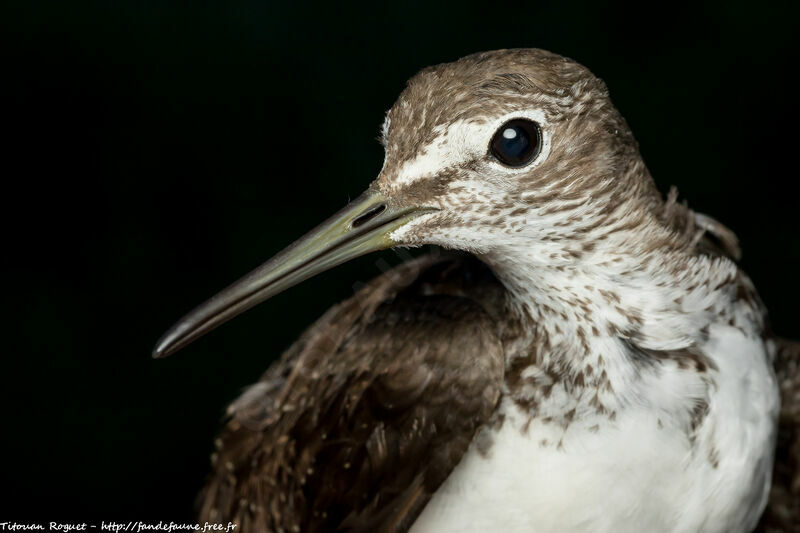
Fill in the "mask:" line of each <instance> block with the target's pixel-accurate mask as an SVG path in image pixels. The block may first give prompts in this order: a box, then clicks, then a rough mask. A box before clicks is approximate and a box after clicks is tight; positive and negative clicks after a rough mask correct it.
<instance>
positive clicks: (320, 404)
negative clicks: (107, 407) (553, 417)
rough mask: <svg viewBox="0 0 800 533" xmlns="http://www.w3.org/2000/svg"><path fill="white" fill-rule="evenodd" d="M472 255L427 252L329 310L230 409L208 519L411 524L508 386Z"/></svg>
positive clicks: (395, 528)
mask: <svg viewBox="0 0 800 533" xmlns="http://www.w3.org/2000/svg"><path fill="white" fill-rule="evenodd" d="M502 299H503V298H502V289H501V288H500V286H499V284H497V282H496V281H495V280H494V278H492V277H491V275H490V274H488V271H487V270H486V269H485V267H482V266H480V265H479V264H478V263H477V262H475V261H474V260H468V259H453V258H450V259H442V258H438V259H437V258H435V257H432V256H426V257H423V258H420V259H418V260H415V261H412V262H409V263H406V264H404V265H401V266H400V267H397V268H395V269H393V270H391V271H389V272H387V273H386V274H384V275H382V276H380V277H379V278H377V279H376V280H374V281H373V282H372V283H370V284H369V285H368V286H367V287H365V288H364V289H362V290H361V291H359V292H358V293H357V294H356V295H355V296H354V297H353V298H351V299H349V300H347V301H345V302H343V303H341V304H339V305H338V306H336V307H334V308H333V309H331V310H330V311H328V313H326V314H325V315H324V316H323V317H322V318H321V319H320V320H319V321H318V322H317V323H316V324H314V325H313V326H312V327H311V328H310V329H309V330H308V331H306V333H305V334H303V336H302V337H301V338H300V340H299V341H298V342H297V343H296V344H295V345H294V346H292V347H291V348H290V349H289V350H288V352H287V353H286V354H285V355H284V357H283V359H282V361H281V362H279V363H277V364H276V365H274V366H273V367H272V368H270V370H269V371H268V372H267V374H266V375H265V376H264V378H263V379H262V381H261V382H260V383H258V384H257V385H255V386H254V387H252V388H251V389H250V390H249V391H247V392H246V393H245V394H244V395H243V396H242V397H241V398H240V399H239V400H237V401H236V402H234V404H233V405H232V406H231V409H230V414H231V419H230V421H229V422H228V424H227V426H226V427H225V429H224V431H223V433H222V435H221V436H220V438H219V439H218V441H217V448H218V451H217V452H216V453H215V457H214V458H213V464H214V467H213V472H212V474H211V477H210V480H209V482H208V485H207V486H206V488H205V490H204V492H203V494H201V515H202V519H203V520H209V521H223V520H224V521H227V520H233V521H235V522H237V523H238V524H240V526H241V528H242V531H243V532H244V533H247V532H251V531H252V532H267V531H308V532H316V531H339V530H343V531H385V532H400V531H406V530H407V529H408V528H409V527H410V525H411V524H412V523H413V521H414V520H415V518H416V517H417V516H418V515H419V513H420V512H421V511H422V509H423V507H424V506H425V504H426V503H427V501H428V500H429V499H430V497H431V495H432V493H433V492H434V491H435V490H436V489H437V487H438V486H439V485H440V484H441V483H442V482H443V481H444V480H445V478H446V477H447V476H448V475H449V473H450V472H451V470H452V469H453V468H454V467H455V465H456V464H457V463H458V461H459V460H460V459H461V456H462V455H463V454H464V452H465V451H466V449H467V447H468V446H469V444H470V442H471V441H472V438H473V436H474V435H475V432H476V430H477V429H478V428H479V427H480V426H481V425H482V424H483V423H485V422H486V421H487V420H488V419H489V417H490V416H491V414H492V412H493V411H494V408H495V406H496V404H497V401H498V399H499V397H500V392H501V386H502V382H503V366H504V365H503V353H502V347H501V344H500V341H499V339H498V335H497V333H496V331H495V325H494V324H495V322H494V321H493V320H492V318H491V316H492V313H493V309H494V308H496V306H498V305H500V303H499V302H501V301H502Z"/></svg>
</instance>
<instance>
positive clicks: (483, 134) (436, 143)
mask: <svg viewBox="0 0 800 533" xmlns="http://www.w3.org/2000/svg"><path fill="white" fill-rule="evenodd" d="M514 118H528V119H530V120H533V121H535V122H537V123H538V124H539V125H540V126H541V127H542V130H545V129H546V126H547V121H546V119H545V115H544V113H543V112H542V111H540V110H538V109H533V110H523V111H519V110H517V111H512V112H509V113H506V114H504V115H502V116H500V117H497V118H495V119H494V120H492V121H491V123H489V124H487V123H478V122H474V121H467V120H464V119H461V120H457V121H455V122H452V123H450V124H447V125H444V124H443V125H439V126H437V128H436V129H435V130H434V133H436V134H437V135H436V137H434V139H433V140H432V141H431V142H430V143H428V144H426V145H425V146H424V147H423V148H422V149H421V150H420V151H419V152H418V154H417V155H416V157H414V158H413V159H409V160H407V161H405V162H404V163H403V164H402V165H401V166H400V168H399V170H398V172H397V175H396V177H395V178H394V179H393V180H392V184H393V185H396V186H405V185H409V184H411V183H414V182H416V181H419V180H421V179H425V178H429V177H431V176H435V175H436V174H437V173H438V172H441V171H442V169H445V168H448V167H453V166H456V165H459V164H461V163H463V162H465V161H468V160H470V159H474V158H476V157H483V155H485V152H486V150H487V147H488V145H489V141H490V140H491V136H492V135H493V134H494V132H495V131H496V130H497V129H498V128H499V127H500V126H501V125H503V124H504V123H505V122H507V121H509V120H511V119H514ZM542 133H543V146H542V153H541V154H540V155H539V157H538V158H537V161H536V162H535V163H534V165H538V164H539V163H540V162H541V161H542V160H544V159H546V157H547V155H548V153H549V151H550V150H549V149H550V139H549V135H547V134H546V133H545V132H544V131H543V132H542ZM529 170H530V167H525V168H522V169H506V171H507V172H514V173H518V172H527V171H529Z"/></svg>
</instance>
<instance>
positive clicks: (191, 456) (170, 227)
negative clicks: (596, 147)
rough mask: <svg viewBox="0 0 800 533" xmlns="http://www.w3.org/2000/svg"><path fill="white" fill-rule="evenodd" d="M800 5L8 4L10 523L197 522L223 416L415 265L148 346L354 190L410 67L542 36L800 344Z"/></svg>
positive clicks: (323, 286) (5, 419)
mask: <svg viewBox="0 0 800 533" xmlns="http://www.w3.org/2000/svg"><path fill="white" fill-rule="evenodd" d="M786 5H788V3H787V4H786ZM797 20H798V17H797V13H796V12H790V11H789V10H788V9H785V8H783V7H781V6H780V5H779V4H769V3H765V2H760V3H758V4H757V5H756V6H745V5H739V4H736V3H731V2H719V3H715V4H701V3H695V4H694V5H693V7H685V8H681V7H677V6H676V5H669V6H664V7H650V8H649V9H647V10H642V9H636V8H633V7H632V6H627V7H626V6H621V5H615V4H609V3H607V2H596V1H594V2H585V3H560V4H552V5H545V4H542V3H538V2H529V3H523V2H497V3H491V2H486V1H483V2H470V1H464V2H459V3H453V4H437V3H435V2H431V1H424V2H397V1H395V2H391V1H389V2H383V3H380V2H374V3H371V4H362V5H358V6H355V5H344V4H341V5H340V4H335V3H330V4H318V5H313V4H310V3H307V2H296V3H292V4H289V3H283V4H276V3H270V2H264V1H249V2H230V3H228V2H220V3H219V4H210V3H205V2H202V3H201V2H172V1H166V0H160V1H151V2H122V1H119V2H96V3H78V2H61V1H58V2H52V3H42V2H32V1H30V0H29V1H22V2H5V3H4V4H3V9H2V11H0V39H1V40H0V45H2V48H0V58H1V59H2V64H1V65H0V68H1V69H2V70H0V85H1V87H0V96H1V97H2V100H0V101H1V102H2V116H0V124H2V131H3V140H1V141H0V154H1V155H2V159H1V160H0V168H2V171H1V172H2V187H1V188H0V202H1V204H0V205H2V214H1V215H0V217H2V218H1V219H0V223H2V228H3V233H2V235H3V241H2V255H0V264H2V269H3V271H2V274H3V278H2V282H3V288H2V294H3V299H2V303H3V306H2V309H3V314H4V316H3V321H2V324H3V336H2V341H3V349H2V361H3V370H2V398H0V400H2V415H3V416H2V446H3V455H2V456H0V469H1V470H0V471H1V472H2V473H1V474H0V475H2V479H0V481H1V482H2V485H3V487H5V488H10V489H11V490H10V491H6V493H5V494H4V495H3V496H2V500H0V520H9V519H12V520H24V519H34V518H37V519H48V520H50V519H73V520H94V519H100V518H104V519H106V520H108V519H117V520H128V519H134V520H136V519H140V520H159V519H164V520H179V519H180V520H188V519H190V518H191V517H192V504H193V499H194V497H195V494H196V492H197V490H198V489H199V488H200V486H201V484H202V481H203V479H204V476H205V474H206V472H207V468H208V455H209V453H210V451H211V448H212V439H213V436H214V434H215V432H216V430H217V429H218V427H219V426H218V424H219V420H220V417H221V416H222V414H223V409H224V405H225V404H226V403H227V402H228V401H230V400H231V399H232V398H233V397H235V395H236V394H237V392H238V391H239V390H240V389H241V388H242V387H243V386H245V385H246V384H248V383H251V382H253V381H255V380H256V379H257V378H258V376H259V375H260V374H261V372H262V371H263V370H264V369H265V368H266V367H267V366H268V364H269V362H270V361H271V360H272V359H273V358H275V357H276V356H277V355H278V354H279V353H280V352H281V351H282V350H283V349H284V348H285V347H286V346H287V345H288V344H289V343H290V342H291V341H292V340H293V339H294V338H295V337H296V336H297V334H298V333H299V332H300V330H301V329H302V327H303V326H304V325H305V324H307V323H309V322H310V321H311V320H313V319H315V318H316V317H317V316H319V315H320V314H321V313H322V312H323V311H324V310H325V309H326V308H327V307H328V306H329V305H330V304H331V303H332V302H335V301H338V300H340V299H342V298H345V297H347V296H348V295H350V294H351V293H352V290H353V285H354V283H356V282H358V281H365V280H367V279H369V278H370V277H372V276H374V275H375V274H377V273H378V272H379V271H380V268H379V265H378V264H377V262H376V261H378V259H379V258H381V257H383V258H384V260H386V261H388V262H390V263H394V262H397V261H399V259H398V258H397V257H396V256H395V255H393V254H392V253H391V252H386V253H385V254H384V255H383V256H369V257H366V258H362V259H360V260H358V261H355V262H354V263H352V264H349V265H345V266H342V267H340V268H338V269H336V270H334V271H332V272H329V273H327V274H324V275H322V276H320V277H318V278H316V279H314V280H311V281H308V282H306V283H304V284H303V285H301V286H299V287H296V288H294V289H292V290H290V291H289V292H287V293H285V294H282V295H280V296H278V297H276V298H275V299H273V300H272V301H271V302H269V303H267V304H265V305H262V306H260V307H259V308H257V309H255V310H253V311H251V312H249V313H247V314H246V315H244V316H242V317H241V318H239V319H237V320H235V321H233V322H232V323H230V324H228V325H226V326H225V327H224V328H221V329H220V330H218V331H217V332H215V333H213V334H211V335H209V336H208V337H206V338H204V339H203V340H201V341H199V342H197V343H196V344H194V345H192V346H191V347H189V348H187V349H185V350H183V351H182V352H180V353H179V354H177V355H176V356H173V357H170V358H168V359H166V360H160V361H153V360H151V359H150V357H149V352H150V349H151V348H152V345H153V343H154V342H155V340H156V339H157V338H158V337H159V336H160V334H161V333H163V331H164V330H165V329H166V328H167V327H168V326H170V325H171V323H172V322H173V321H174V320H175V319H177V318H178V317H179V316H180V315H181V314H182V313H183V312H185V311H187V310H188V309H189V308H190V307H191V306H193V305H195V304H197V303H199V302H200V301H202V300H203V299H205V298H206V297H207V296H209V295H211V294H212V293H214V292H215V291H216V290H217V289H220V288H222V287H223V286H225V285H226V284H227V283H229V282H230V281H232V280H234V279H235V278H237V277H238V276H240V275H241V274H243V273H245V272H247V271H248V270H249V269H251V268H252V267H254V266H256V265H258V264H259V263H261V262H262V261H263V260H265V259H267V258H268V257H269V256H271V255H272V254H273V253H274V252H276V251H278V250H279V249H280V248H282V247H283V246H285V245H286V244H288V243H289V242H291V241H292V240H293V239H294V238H296V237H298V236H300V235H301V234H302V233H304V232H305V231H306V230H308V229H310V228H311V227H312V226H314V225H315V224H316V223H317V222H319V221H321V220H322V219H323V218H325V217H327V216H328V215H329V214H331V213H332V212H334V211H335V210H337V209H339V208H340V207H342V206H343V205H344V204H345V203H346V201H347V200H348V198H351V197H354V196H356V195H357V194H359V193H360V191H361V190H363V189H364V188H365V187H366V186H367V184H368V183H369V182H370V181H371V179H372V178H373V177H374V176H375V175H376V173H377V171H378V170H379V169H380V166H381V161H382V149H381V148H380V146H379V145H378V143H377V142H376V141H375V138H376V136H377V134H378V127H379V125H380V123H381V121H382V118H383V113H384V112H385V110H386V109H388V108H389V107H390V106H391V105H392V103H393V101H394V99H395V97H396V96H397V94H399V92H400V91H401V90H402V88H403V86H404V83H405V80H406V79H407V78H408V77H410V76H411V75H413V74H414V73H415V72H416V71H417V70H419V69H420V68H422V67H425V66H427V65H430V64H434V63H439V62H443V61H450V60H454V59H457V58H458V57H460V56H463V55H466V54H468V53H471V52H475V51H481V50H488V49H494V48H504V47H518V46H520V47H527V46H533V47H541V48H546V49H550V50H552V51H555V52H558V53H561V54H564V55H567V56H570V57H572V58H574V59H576V60H578V61H580V62H582V63H583V64H585V65H587V66H589V67H590V68H591V69H592V70H593V71H594V72H595V73H596V74H597V75H599V76H600V77H602V78H603V79H605V80H606V82H607V84H608V86H609V88H610V90H611V93H612V97H613V98H614V101H615V102H616V104H617V106H618V107H619V108H620V109H621V110H622V113H623V115H625V117H626V118H627V119H628V122H629V123H630V125H631V127H632V129H633V131H634V132H635V134H636V136H637V138H638V140H639V142H640V145H641V149H642V152H643V154H644V157H645V160H646V161H647V163H648V165H649V167H650V169H651V171H652V173H653V175H654V177H655V179H656V181H657V182H658V184H659V187H660V188H661V189H662V190H663V191H666V190H667V188H668V187H669V185H671V184H675V185H677V186H678V188H679V190H680V191H681V194H682V197H684V198H687V199H688V200H689V202H690V205H691V206H692V207H694V208H695V209H697V210H699V211H701V212H705V213H708V214H711V215H712V216H714V217H716V218H718V219H719V220H721V221H723V222H725V223H726V224H728V225H729V226H730V227H731V228H732V229H734V230H735V231H736V232H737V233H738V235H739V237H740V238H741V240H742V243H743V247H744V252H745V254H744V259H743V265H744V267H745V269H746V270H747V271H748V272H749V273H750V274H751V276H752V278H753V279H754V280H755V283H756V285H757V287H758V288H759V290H760V292H761V295H762V297H763V299H764V300H765V301H766V303H767V305H768V306H769V307H770V309H771V313H772V319H773V325H774V327H775V330H776V331H777V332H778V333H779V334H783V335H790V336H791V335H794V336H800V331H799V330H800V328H798V316H799V315H800V313H798V310H797V306H798V301H800V287H799V286H798V282H797V275H796V273H797V264H798V259H800V238H798V236H797V229H798V200H797V196H796V195H795V193H794V192H793V190H794V187H793V185H794V181H795V180H796V179H797V171H796V170H795V169H796V166H795V159H796V155H797V136H796V135H795V133H794V131H795V127H796V123H797V119H798V113H797V85H796V84H795V83H794V82H790V78H791V77H792V76H793V75H794V74H795V71H796V69H797V65H798V61H797V60H798V54H797V39H796V37H794V35H793V34H794V33H795V30H796V28H795V26H796V23H797Z"/></svg>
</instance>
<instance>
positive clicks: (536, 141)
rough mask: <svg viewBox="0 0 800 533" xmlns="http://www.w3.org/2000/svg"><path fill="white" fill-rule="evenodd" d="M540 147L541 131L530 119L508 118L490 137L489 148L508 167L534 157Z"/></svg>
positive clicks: (517, 165)
mask: <svg viewBox="0 0 800 533" xmlns="http://www.w3.org/2000/svg"><path fill="white" fill-rule="evenodd" d="M541 149H542V132H541V130H540V129H539V125H538V124H536V123H535V122H533V121H532V120H527V119H524V118H516V119H514V120H509V121H508V122H506V123H505V124H503V125H502V126H500V129H498V130H497V133H495V134H494V137H492V144H491V145H490V146H489V150H490V151H491V153H492V155H493V156H495V157H496V158H497V159H499V160H500V162H501V163H503V164H504V165H506V166H509V167H523V166H525V165H527V164H528V163H530V162H531V161H533V160H534V159H536V156H537V155H539V152H540V151H541Z"/></svg>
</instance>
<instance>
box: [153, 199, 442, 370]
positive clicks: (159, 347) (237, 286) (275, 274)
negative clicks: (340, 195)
mask: <svg viewBox="0 0 800 533" xmlns="http://www.w3.org/2000/svg"><path fill="white" fill-rule="evenodd" d="M430 211H431V209H429V208H399V207H393V206H392V203H391V201H390V200H389V199H388V198H386V197H385V196H383V195H382V194H381V193H379V192H377V191H373V190H368V191H367V192H365V193H364V194H363V195H361V196H360V197H359V198H357V199H356V200H354V201H353V202H352V203H350V205H348V206H347V207H345V208H344V209H342V210H341V211H339V212H338V213H336V214H335V215H334V216H332V217H331V218H329V219H328V220H326V221H325V222H323V223H322V224H320V225H319V226H318V227H317V228H315V229H314V230H312V231H311V232H309V233H308V234H307V235H305V236H304V237H302V238H301V239H300V240H298V241H296V242H295V243H294V244H292V245H291V246H289V247H288V248H286V249H285V250H283V251H282V252H280V253H279V254H278V255H276V256H275V257H273V258H272V259H270V260H269V261H267V262H266V263H264V264H263V265H261V266H260V267H258V268H257V269H255V270H254V271H252V272H250V273H249V274H247V275H246V276H245V277H243V278H242V279H240V280H239V281H237V282H236V283H234V284H233V285H231V286H230V287H228V288H227V289H225V290H223V291H222V292H220V293H219V294H217V295H216V296H214V297H213V298H211V299H210V300H208V301H207V302H205V303H204V304H202V305H200V306H199V307H197V308H196V309H194V310H193V311H192V312H190V313H189V314H188V315H186V316H184V317H183V318H181V319H180V320H179V321H178V322H177V323H176V324H175V325H174V326H172V328H170V329H169V331H167V332H166V333H165V334H164V336H163V337H161V338H160V339H159V340H158V343H156V347H155V348H154V349H153V357H166V356H167V355H170V354H171V353H174V352H176V351H177V350H180V349H181V348H183V347H184V346H186V345H187V344H189V343H190V342H192V341H194V340H195V339H197V338H198V337H200V336H202V335H205V334H206V333H208V332H209V331H211V330H212V329H214V328H216V327H217V326H219V325H220V324H222V323H224V322H226V321H228V320H230V319H231V318H233V317H235V316H236V315H238V314H239V313H243V312H244V311H247V310H248V309H250V308H251V307H253V306H254V305H256V304H259V303H261V302H263V301H264V300H266V299H268V298H270V297H272V296H274V295H276V294H278V293H279V292H282V291H284V290H286V289H288V288H289V287H292V286H294V285H296V284H298V283H300V282H301V281H304V280H306V279H308V278H310V277H312V276H314V275H316V274H319V273H320V272H324V271H325V270H328V269H329V268H332V267H334V266H336V265H340V264H342V263H344V262H346V261H348V260H350V259H353V258H355V257H359V256H361V255H364V254H366V253H369V252H374V251H377V250H383V249H386V248H390V247H391V246H394V245H395V244H396V243H395V242H394V241H392V240H391V239H390V238H389V234H390V233H392V232H393V231H394V230H396V229H397V228H399V227H401V226H403V225H405V224H406V223H408V222H409V221H411V220H412V219H414V218H416V217H417V216H419V215H420V214H423V213H427V212H430Z"/></svg>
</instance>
